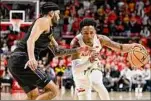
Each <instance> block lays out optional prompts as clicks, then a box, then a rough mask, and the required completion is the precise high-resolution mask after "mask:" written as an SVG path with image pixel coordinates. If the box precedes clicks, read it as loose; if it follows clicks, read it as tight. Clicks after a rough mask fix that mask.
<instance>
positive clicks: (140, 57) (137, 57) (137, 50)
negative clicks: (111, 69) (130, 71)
mask: <svg viewBox="0 0 151 101" xmlns="http://www.w3.org/2000/svg"><path fill="white" fill-rule="evenodd" d="M128 60H129V62H130V64H131V65H132V66H134V67H141V66H144V65H145V64H147V63H148V62H149V54H148V52H147V50H146V49H145V47H144V46H142V45H141V46H134V48H132V49H131V51H130V52H129V53H128Z"/></svg>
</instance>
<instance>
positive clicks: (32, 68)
mask: <svg viewBox="0 0 151 101" xmlns="http://www.w3.org/2000/svg"><path fill="white" fill-rule="evenodd" d="M29 67H30V68H31V70H35V69H34V63H33V61H29Z"/></svg>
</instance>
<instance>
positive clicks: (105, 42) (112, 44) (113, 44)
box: [100, 35, 123, 51]
mask: <svg viewBox="0 0 151 101" xmlns="http://www.w3.org/2000/svg"><path fill="white" fill-rule="evenodd" d="M100 42H101V44H102V45H104V46H107V47H108V48H111V49H113V50H115V51H122V50H123V46H122V44H120V43H117V42H114V41H112V40H111V39H110V38H108V37H107V36H104V35H102V36H101V37H100Z"/></svg>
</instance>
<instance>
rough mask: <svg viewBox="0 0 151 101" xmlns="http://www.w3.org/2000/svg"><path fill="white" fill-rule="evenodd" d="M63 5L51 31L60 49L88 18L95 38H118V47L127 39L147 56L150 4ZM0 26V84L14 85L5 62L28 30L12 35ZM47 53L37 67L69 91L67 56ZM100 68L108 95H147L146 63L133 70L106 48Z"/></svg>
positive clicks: (71, 1) (97, 1)
mask: <svg viewBox="0 0 151 101" xmlns="http://www.w3.org/2000/svg"><path fill="white" fill-rule="evenodd" d="M41 1H42V2H44V1H46V0H41ZM56 1H58V0H56ZM42 2H41V3H42ZM54 2H55V0H54ZM1 5H2V4H1ZM63 5H65V6H64V9H62V11H61V20H60V23H59V25H58V27H56V28H55V30H54V32H55V33H56V34H58V36H59V40H57V41H58V43H59V44H60V45H61V46H62V47H64V48H69V47H70V46H69V42H70V41H71V39H72V38H73V37H74V36H75V35H76V34H78V33H79V23H80V21H81V20H82V19H83V18H86V17H90V18H94V19H95V20H96V22H97V28H96V30H97V33H98V34H104V35H107V36H109V37H119V39H118V41H119V42H121V43H124V42H123V41H122V39H120V37H124V38H125V39H126V38H127V42H128V43H133V42H137V43H140V44H142V45H144V46H145V47H146V49H147V50H148V52H149V53H150V54H151V45H150V43H151V6H150V5H151V1H150V0H118V1H117V0H64V4H63ZM5 6H8V7H9V6H11V5H5ZM5 6H4V5H3V6H1V8H2V9H1V11H0V15H1V18H5V17H6V16H7V14H5V13H6V11H7V9H6V7H5ZM26 6H27V5H26ZM28 6H29V5H28ZM24 8H25V7H24ZM10 9H11V8H10ZM19 9H20V8H19ZM29 9H30V6H29V7H27V9H26V10H27V11H30V10H29ZM32 14H33V13H31V14H30V13H28V16H29V18H27V19H30V16H31V17H33V16H32ZM31 19H32V18H31ZM0 26H1V30H0V31H1V43H0V47H1V49H0V53H1V60H0V61H1V66H0V78H1V82H4V83H5V82H6V83H10V84H11V85H14V82H15V81H14V80H13V78H12V77H11V75H10V74H9V71H8V69H7V60H8V58H9V55H10V53H11V52H12V51H13V50H14V49H15V48H16V45H17V43H18V42H19V40H20V39H22V38H23V37H24V36H25V34H26V32H27V29H28V28H29V26H24V27H22V28H21V31H20V32H16V31H13V28H12V26H7V25H0ZM60 37H61V38H60ZM135 39H137V40H135ZM49 51H50V50H49V49H46V50H45V52H43V53H41V57H40V60H38V63H39V67H41V68H43V69H44V70H45V72H46V73H47V74H48V75H49V77H50V78H51V79H53V80H54V81H55V82H56V84H57V85H58V86H59V87H60V88H61V87H62V85H63V86H65V87H66V88H67V89H70V88H71V86H74V81H73V77H72V71H71V56H64V57H54V58H52V57H53V56H52V55H51V52H49ZM100 64H101V66H100V68H101V69H102V72H103V74H104V79H103V82H104V84H105V86H106V88H107V89H108V91H111V90H114V91H133V90H135V91H136V92H142V91H151V86H150V85H151V78H150V69H151V68H150V67H151V64H149V63H148V64H146V65H145V66H144V67H142V68H133V67H131V66H130V64H129V62H128V60H127V54H121V53H117V52H114V51H112V50H110V49H108V48H106V47H104V48H103V49H102V50H101V52H100ZM12 89H13V86H12Z"/></svg>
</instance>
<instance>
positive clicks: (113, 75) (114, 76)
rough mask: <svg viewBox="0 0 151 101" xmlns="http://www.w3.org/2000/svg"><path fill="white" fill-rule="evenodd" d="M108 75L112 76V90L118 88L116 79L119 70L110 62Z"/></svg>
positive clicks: (117, 79) (117, 78)
mask: <svg viewBox="0 0 151 101" xmlns="http://www.w3.org/2000/svg"><path fill="white" fill-rule="evenodd" d="M110 68H111V71H110V77H111V78H112V82H114V86H113V90H114V91H117V90H118V81H119V77H120V71H118V67H117V66H116V65H115V64H114V63H113V64H111V67H110Z"/></svg>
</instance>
